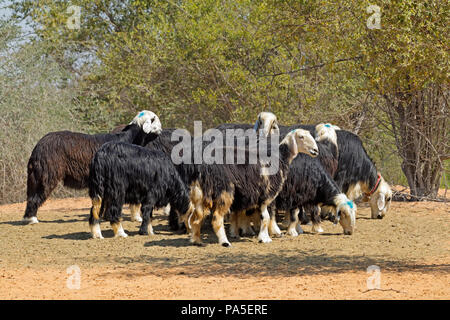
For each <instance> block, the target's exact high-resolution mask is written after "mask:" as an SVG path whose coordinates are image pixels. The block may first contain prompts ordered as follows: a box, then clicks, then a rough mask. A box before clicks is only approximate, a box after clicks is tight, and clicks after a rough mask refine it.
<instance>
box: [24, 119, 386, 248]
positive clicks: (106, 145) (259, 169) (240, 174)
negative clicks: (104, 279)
mask: <svg viewBox="0 0 450 320" xmlns="http://www.w3.org/2000/svg"><path fill="white" fill-rule="evenodd" d="M215 129H216V130H218V131H219V132H224V133H225V132H228V131H230V130H231V131H232V132H233V133H234V136H233V139H234V140H232V141H233V144H232V145H231V146H230V145H226V146H222V144H219V147H217V145H215V149H214V153H215V154H216V155H218V154H220V155H222V154H225V153H226V154H227V156H229V155H230V154H231V158H232V159H234V160H236V159H238V158H239V156H240V154H242V153H241V152H243V154H244V155H245V161H244V162H239V161H237V162H236V161H234V162H231V163H230V162H226V161H225V162H224V163H215V162H213V163H211V162H205V161H203V162H200V163H198V162H192V161H190V162H186V161H185V162H183V161H182V162H177V161H173V159H174V155H176V156H180V155H181V156H186V155H189V156H190V155H192V156H195V152H196V150H195V148H194V149H186V150H182V151H181V152H180V150H179V149H177V147H176V146H177V144H178V143H179V141H177V139H174V133H175V132H177V129H162V127H161V123H160V120H159V118H158V116H157V115H156V114H154V113H153V112H150V111H146V110H145V111H142V112H140V113H138V114H137V115H136V117H135V118H134V119H133V120H132V121H131V123H130V124H129V125H127V126H124V127H121V128H120V129H118V130H115V131H113V132H112V133H107V134H96V135H87V134H82V133H75V132H70V131H60V132H51V133H48V134H47V135H46V136H44V137H43V138H42V139H41V140H40V141H39V142H38V143H37V144H36V146H35V148H34V149H33V152H32V154H31V157H30V159H29V162H28V168H27V169H28V180H27V206H26V210H25V215H24V221H25V222H26V223H29V224H34V223H38V219H37V210H38V208H39V207H40V206H41V205H42V204H43V203H44V202H45V200H46V199H47V198H48V197H49V196H50V194H51V192H52V191H53V190H54V188H55V187H56V186H57V185H58V183H60V182H63V183H64V185H65V186H67V187H70V188H76V189H83V188H89V196H90V197H91V200H92V208H91V212H90V217H89V226H90V229H91V233H92V236H93V237H94V238H102V234H101V230H100V219H104V220H107V221H109V222H110V223H111V226H112V229H113V231H114V235H115V236H116V237H117V236H119V237H126V236H127V234H126V233H125V231H124V229H123V227H122V225H121V216H122V207H123V205H124V204H130V208H131V212H132V219H133V220H135V221H140V222H141V226H140V229H139V234H142V235H148V234H153V229H152V224H151V219H152V212H153V210H154V208H161V207H166V209H167V212H168V214H169V225H170V227H171V229H172V230H177V229H179V228H186V231H187V232H188V233H190V235H191V242H192V243H193V244H196V245H201V244H202V239H201V233H200V230H201V226H202V224H203V221H204V220H205V218H206V217H207V216H208V215H209V214H210V213H211V214H212V219H211V224H212V227H213V229H214V232H215V234H216V235H217V238H218V241H219V243H220V244H221V245H223V246H230V242H229V241H228V238H227V233H226V231H225V227H224V220H225V218H226V217H227V216H229V221H230V230H229V235H230V236H231V237H232V238H237V237H239V236H241V235H255V230H256V231H257V232H258V240H259V241H260V242H263V243H267V242H271V241H272V240H271V236H280V235H281V230H280V228H279V226H278V224H277V221H276V217H277V214H276V213H277V211H283V212H284V213H285V219H284V220H283V222H284V224H285V226H286V227H287V234H288V235H290V236H298V234H299V233H302V229H301V226H300V225H301V223H307V222H311V223H312V225H313V227H312V229H313V231H315V232H323V230H322V228H321V226H320V223H321V220H324V219H328V220H331V221H333V222H334V223H339V224H340V225H341V226H342V228H343V232H344V234H348V235H351V234H352V233H353V232H354V231H355V220H356V210H357V208H356V205H355V204H354V202H353V200H355V199H356V198H358V197H360V196H364V200H365V201H368V202H369V204H370V207H371V213H372V215H371V216H372V218H382V217H383V216H384V215H385V214H386V212H387V210H388V209H389V206H390V202H391V198H392V191H391V189H390V187H389V185H388V184H387V183H386V182H385V180H384V179H383V178H382V176H381V175H380V173H379V172H378V171H377V169H376V167H375V165H374V163H373V162H372V160H371V159H370V158H369V156H368V155H367V152H366V151H365V149H364V147H363V144H362V142H361V140H360V139H359V137H358V136H357V135H355V134H353V133H351V132H349V131H345V130H341V129H340V128H339V127H336V126H333V125H331V124H324V123H322V124H318V125H300V124H299V125H293V126H282V125H279V124H278V121H277V118H276V116H275V115H274V114H273V113H270V112H261V113H260V114H259V115H258V118H257V120H256V123H255V124H254V125H252V124H223V125H220V126H218V127H217V128H215ZM244 130H245V131H244ZM249 131H253V132H256V133H257V135H256V137H257V140H256V146H257V147H258V146H262V145H266V146H270V150H272V151H271V152H272V153H271V154H270V155H271V157H270V158H269V160H267V159H266V158H263V157H261V155H260V154H259V153H257V152H255V151H254V150H253V149H252V148H253V146H251V139H249V137H248V136H246V135H245V134H244V133H245V132H249ZM275 137H276V138H277V139H276V140H274V138H275ZM196 139H197V140H196ZM191 141H192V142H194V143H195V142H196V141H197V142H198V141H200V144H201V145H202V147H203V148H207V147H208V145H209V146H211V141H210V140H208V139H204V137H202V136H200V137H192V138H191ZM208 141H209V143H208ZM274 141H276V143H274ZM234 143H236V145H235V144H234ZM197 151H198V150H197ZM274 151H276V152H274ZM183 152H184V153H185V154H182V153H183ZM187 153H190V154H187ZM252 156H255V157H254V159H256V161H253V162H251V161H248V159H250V158H251V157H252ZM274 163H275V164H276V168H277V170H276V171H275V172H271V173H269V168H270V166H272V165H273V164H274Z"/></svg>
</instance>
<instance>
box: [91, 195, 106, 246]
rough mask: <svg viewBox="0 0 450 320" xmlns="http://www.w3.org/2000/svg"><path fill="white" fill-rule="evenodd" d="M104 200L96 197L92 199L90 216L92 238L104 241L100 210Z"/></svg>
mask: <svg viewBox="0 0 450 320" xmlns="http://www.w3.org/2000/svg"><path fill="white" fill-rule="evenodd" d="M101 205H102V199H101V198H100V197H96V198H94V199H92V208H91V213H90V215H89V227H90V228H91V234H92V238H94V239H103V236H102V231H101V230H100V208H101Z"/></svg>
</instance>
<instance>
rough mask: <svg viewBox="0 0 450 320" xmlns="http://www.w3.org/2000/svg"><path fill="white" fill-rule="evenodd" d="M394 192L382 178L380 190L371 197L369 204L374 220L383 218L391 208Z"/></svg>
mask: <svg viewBox="0 0 450 320" xmlns="http://www.w3.org/2000/svg"><path fill="white" fill-rule="evenodd" d="M391 200H392V190H391V188H390V187H389V184H387V183H386V181H384V179H383V178H381V181H380V185H379V186H378V189H377V190H376V191H375V192H374V194H372V195H371V196H370V199H369V204H370V209H371V217H372V219H376V218H383V217H384V216H385V215H386V213H387V211H388V210H389V208H390V205H391Z"/></svg>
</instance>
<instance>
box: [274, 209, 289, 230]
mask: <svg viewBox="0 0 450 320" xmlns="http://www.w3.org/2000/svg"><path fill="white" fill-rule="evenodd" d="M275 212H276V211H275ZM291 222H292V219H291V212H290V211H289V210H286V211H284V219H283V222H282V226H283V227H284V228H286V229H288V228H289V226H290V225H291Z"/></svg>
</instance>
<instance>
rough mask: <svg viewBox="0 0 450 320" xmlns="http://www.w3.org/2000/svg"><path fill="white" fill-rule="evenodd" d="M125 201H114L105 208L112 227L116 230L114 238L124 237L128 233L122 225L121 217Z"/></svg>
mask: <svg viewBox="0 0 450 320" xmlns="http://www.w3.org/2000/svg"><path fill="white" fill-rule="evenodd" d="M122 206H123V203H118V202H117V201H113V202H112V203H111V205H110V206H109V207H108V208H107V209H106V210H105V217H107V218H108V220H109V223H110V224H111V228H112V229H113V231H114V238H118V237H122V238H126V237H128V235H127V234H126V233H125V231H124V230H123V227H122V223H121V222H120V219H121V217H122Z"/></svg>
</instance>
